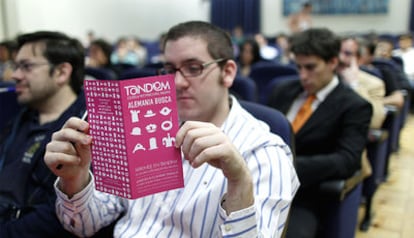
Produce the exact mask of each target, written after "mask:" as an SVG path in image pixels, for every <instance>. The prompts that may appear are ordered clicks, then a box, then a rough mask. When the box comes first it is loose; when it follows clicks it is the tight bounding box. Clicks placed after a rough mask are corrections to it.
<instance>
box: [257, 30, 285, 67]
mask: <svg viewBox="0 0 414 238" xmlns="http://www.w3.org/2000/svg"><path fill="white" fill-rule="evenodd" d="M254 39H255V41H256V42H257V44H259V49H260V57H262V59H264V60H267V61H271V62H275V61H276V58H277V57H278V56H279V51H278V49H277V48H276V47H274V46H272V45H270V44H269V42H268V41H267V39H266V37H265V36H264V35H263V34H260V33H258V34H256V35H254Z"/></svg>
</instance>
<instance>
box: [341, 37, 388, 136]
mask: <svg viewBox="0 0 414 238" xmlns="http://www.w3.org/2000/svg"><path fill="white" fill-rule="evenodd" d="M361 40H362V39H361ZM361 40H359V39H357V38H355V37H343V38H342V41H341V49H340V52H339V65H338V68H337V72H338V74H339V75H340V76H341V79H342V80H343V82H344V83H346V84H347V85H349V86H350V87H351V88H352V89H354V90H355V92H357V93H358V94H359V95H360V96H361V97H363V98H364V99H365V100H367V101H368V102H370V103H371V105H372V108H373V115H372V119H371V124H370V128H377V129H378V128H381V126H382V124H383V122H384V119H385V115H386V111H385V108H384V102H383V101H384V96H385V84H384V82H383V81H382V80H381V79H380V78H377V77H375V76H373V75H371V74H368V73H366V72H364V71H363V70H361V69H360V68H359V65H358V59H359V56H360V54H359V52H360V50H359V48H360V44H359V42H360V41H361Z"/></svg>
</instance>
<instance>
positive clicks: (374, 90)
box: [354, 70, 386, 128]
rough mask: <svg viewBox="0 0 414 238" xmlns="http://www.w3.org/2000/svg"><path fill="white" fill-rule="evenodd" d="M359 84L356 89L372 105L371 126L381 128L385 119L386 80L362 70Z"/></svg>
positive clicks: (359, 75)
mask: <svg viewBox="0 0 414 238" xmlns="http://www.w3.org/2000/svg"><path fill="white" fill-rule="evenodd" d="M357 82H358V86H356V87H355V88H354V90H355V91H356V92H357V93H358V94H359V95H360V96H361V97H363V98H364V99H365V100H367V101H368V102H370V103H371V105H372V118H371V124H370V128H381V127H382V124H383V122H384V120H385V115H386V112H385V107H384V103H383V100H384V96H385V85H384V82H383V81H382V80H381V79H379V78H377V77H375V76H373V75H371V74H368V73H366V72H364V71H362V70H360V71H359V72H358V80H357Z"/></svg>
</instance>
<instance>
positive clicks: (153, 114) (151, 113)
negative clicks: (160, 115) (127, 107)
mask: <svg viewBox="0 0 414 238" xmlns="http://www.w3.org/2000/svg"><path fill="white" fill-rule="evenodd" d="M153 116H155V113H154V112H153V111H152V110H151V109H149V110H147V113H145V115H144V117H153Z"/></svg>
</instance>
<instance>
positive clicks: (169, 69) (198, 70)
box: [158, 58, 226, 77]
mask: <svg viewBox="0 0 414 238" xmlns="http://www.w3.org/2000/svg"><path fill="white" fill-rule="evenodd" d="M224 60H226V59H223V58H219V59H216V60H213V61H210V62H207V63H204V64H202V63H200V62H196V61H193V62H187V63H184V64H183V65H181V67H180V68H175V67H174V66H173V65H170V64H166V65H164V67H163V68H161V69H159V70H158V74H159V75H164V74H175V73H176V72H177V71H180V73H181V74H182V75H183V76H184V77H197V76H199V75H201V74H202V73H203V70H204V69H205V68H207V67H208V66H209V65H212V64H214V63H220V62H222V61H224Z"/></svg>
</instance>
